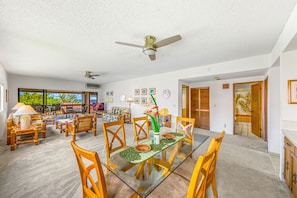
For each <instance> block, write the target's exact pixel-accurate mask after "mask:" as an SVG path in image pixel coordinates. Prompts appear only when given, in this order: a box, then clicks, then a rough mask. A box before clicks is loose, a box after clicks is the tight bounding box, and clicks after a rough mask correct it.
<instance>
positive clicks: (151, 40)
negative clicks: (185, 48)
mask: <svg viewBox="0 0 297 198" xmlns="http://www.w3.org/2000/svg"><path fill="white" fill-rule="evenodd" d="M144 38H145V44H144V45H137V44H131V43H124V42H119V41H116V43H117V44H121V45H127V46H131V47H139V48H142V51H143V53H144V54H146V55H148V56H149V58H150V59H151V60H152V61H153V60H156V51H157V48H160V47H163V46H166V45H169V44H171V43H174V42H176V41H179V40H181V39H182V38H181V36H180V35H175V36H171V37H168V38H166V39H163V40H160V41H158V42H156V43H155V41H156V37H154V36H151V35H148V36H145V37H144Z"/></svg>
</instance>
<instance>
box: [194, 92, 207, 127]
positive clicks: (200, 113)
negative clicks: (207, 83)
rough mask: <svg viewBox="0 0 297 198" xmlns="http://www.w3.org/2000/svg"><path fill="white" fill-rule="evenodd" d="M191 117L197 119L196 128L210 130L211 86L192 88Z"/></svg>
mask: <svg viewBox="0 0 297 198" xmlns="http://www.w3.org/2000/svg"><path fill="white" fill-rule="evenodd" d="M191 117H192V118H195V119H196V122H195V128H201V129H207V130H209V117H210V111H209V87H205V88H191Z"/></svg>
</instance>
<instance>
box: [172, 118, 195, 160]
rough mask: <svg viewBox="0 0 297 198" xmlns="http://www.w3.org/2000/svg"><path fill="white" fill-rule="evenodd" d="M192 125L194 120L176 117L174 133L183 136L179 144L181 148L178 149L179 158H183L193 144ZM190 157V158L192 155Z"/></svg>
mask: <svg viewBox="0 0 297 198" xmlns="http://www.w3.org/2000/svg"><path fill="white" fill-rule="evenodd" d="M194 125H195V118H186V117H176V126H175V131H176V132H177V133H182V134H184V135H185V138H184V139H183V140H182V143H181V148H180V149H179V153H178V155H179V156H182V157H184V156H186V155H187V153H189V152H191V150H192V146H193V144H194ZM168 150H170V149H168ZM190 157H191V158H192V154H191V155H190Z"/></svg>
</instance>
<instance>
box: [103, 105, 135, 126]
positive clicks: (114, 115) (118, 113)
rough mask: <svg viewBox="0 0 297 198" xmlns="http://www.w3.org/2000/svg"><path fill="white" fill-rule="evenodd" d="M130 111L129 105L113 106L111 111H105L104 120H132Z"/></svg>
mask: <svg viewBox="0 0 297 198" xmlns="http://www.w3.org/2000/svg"><path fill="white" fill-rule="evenodd" d="M130 116H131V114H130V111H129V108H128V107H112V108H111V111H110V112H106V113H103V115H102V120H103V122H114V121H118V120H124V122H129V121H130Z"/></svg>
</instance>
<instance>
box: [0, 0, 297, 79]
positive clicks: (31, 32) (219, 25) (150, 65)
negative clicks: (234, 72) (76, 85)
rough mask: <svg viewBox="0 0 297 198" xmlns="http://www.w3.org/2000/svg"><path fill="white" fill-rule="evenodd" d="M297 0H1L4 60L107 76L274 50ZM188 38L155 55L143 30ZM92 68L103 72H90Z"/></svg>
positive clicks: (66, 73)
mask: <svg viewBox="0 0 297 198" xmlns="http://www.w3.org/2000/svg"><path fill="white" fill-rule="evenodd" d="M296 1H297V0H250V1H246V0H206V1H205V0H204V1H202V0H187V1H184V0H162V1H160V0H150V1H144V0H125V1H118V0H117V1H116V0H63V1H61V0H43V1H38V0H26V1H21V0H0V64H2V65H3V66H4V68H5V69H6V70H7V71H8V72H9V73H13V74H23V75H30V76H44V77H53V78H63V79H69V80H78V81H85V82H92V83H100V84H102V83H106V82H112V81H119V80H124V79H128V78H134V77H139V76H145V75H151V74H155V73H162V72H168V71H173V70H179V69H185V68H191V67H197V66H203V65H208V64H213V63H218V62H223V61H229V60H234V59H239V58H244V57H250V56H256V55H261V54H266V53H270V52H271V50H272V48H273V46H274V45H275V43H276V41H277V39H278V37H279V35H280V33H281V31H282V29H283V27H284V25H285V23H286V21H287V19H288V17H289V15H290V13H291V11H292V9H293V8H294V6H295V4H296ZM176 34H180V35H181V36H182V40H180V41H178V42H176V43H173V44H171V45H168V46H165V47H162V48H160V49H158V51H157V54H156V55H157V59H156V61H150V60H149V58H148V57H147V56H146V55H144V54H143V53H142V49H141V48H134V47H128V46H123V45H118V44H115V41H122V42H128V43H134V44H139V45H143V44H144V36H146V35H154V36H156V37H157V40H162V39H164V38H167V37H170V36H173V35H176ZM86 70H90V71H92V72H95V73H98V74H100V75H101V76H100V77H97V78H96V79H95V80H91V79H86V78H85V77H84V72H85V71H86Z"/></svg>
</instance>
